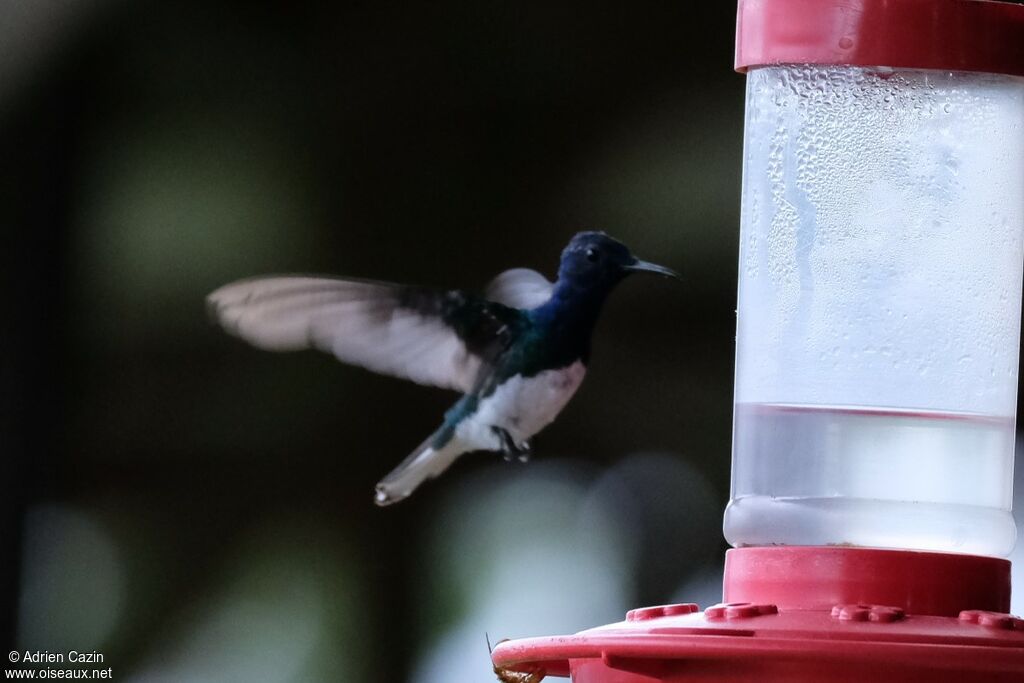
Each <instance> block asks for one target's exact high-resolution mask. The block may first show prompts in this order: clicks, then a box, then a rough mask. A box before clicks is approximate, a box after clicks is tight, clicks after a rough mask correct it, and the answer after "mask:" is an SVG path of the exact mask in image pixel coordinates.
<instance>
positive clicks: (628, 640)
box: [491, 546, 1024, 683]
mask: <svg viewBox="0 0 1024 683" xmlns="http://www.w3.org/2000/svg"><path fill="white" fill-rule="evenodd" d="M1009 569H1010V565H1009V562H1007V561H1006V560H1000V559H996V558H990V557H973V556H970V555H955V554H950V553H921V552H911V551H901V550H874V549H868V548H845V547H834V548H820V547H816V548H795V547H785V546H782V547H770V548H739V549H735V550H730V551H729V553H728V555H727V558H726V571H725V582H724V584H725V594H726V600H727V601H728V602H725V603H722V604H718V605H712V606H711V607H708V608H707V609H705V610H703V611H701V610H700V608H699V607H698V606H697V605H695V604H691V603H683V604H676V605H658V606H655V607H644V608H640V609H635V610H632V611H630V612H629V613H628V614H627V615H626V619H625V621H622V622H619V623H617V624H609V625H607V626H602V627H599V628H594V629H590V630H587V631H583V632H582V633H578V634H576V635H572V636H555V637H548V638H529V639H524V640H516V641H507V642H503V643H501V644H500V645H498V646H497V647H496V648H495V649H494V652H493V653H492V656H491V657H492V661H493V663H494V666H495V667H496V670H497V671H499V672H501V673H502V674H503V675H506V674H507V675H506V677H505V678H503V679H502V680H523V681H531V682H536V681H540V680H542V679H543V678H544V677H545V676H569V675H571V676H572V679H573V681H574V683H654V682H655V681H661V682H663V683H693V682H694V681H708V682H709V681H715V682H716V683H821V682H822V681H828V682H829V683H863V682H864V681H871V682H872V683H964V682H965V681H970V682H971V683H1020V682H1021V681H1024V619H1019V618H1017V617H1014V616H1013V615H1010V614H1007V613H1006V610H1007V608H1008V604H1009V595H1010V593H1009ZM516 675H518V676H519V677H518V678H514V676H516Z"/></svg>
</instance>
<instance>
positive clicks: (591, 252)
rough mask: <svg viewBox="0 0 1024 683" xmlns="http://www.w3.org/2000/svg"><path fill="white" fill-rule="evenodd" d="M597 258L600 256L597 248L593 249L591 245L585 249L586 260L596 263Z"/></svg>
mask: <svg viewBox="0 0 1024 683" xmlns="http://www.w3.org/2000/svg"><path fill="white" fill-rule="evenodd" d="M599 258H601V254H600V252H598V251H597V249H594V248H593V247H591V248H590V249H587V260H588V261H590V262H591V263H597V260H598V259H599Z"/></svg>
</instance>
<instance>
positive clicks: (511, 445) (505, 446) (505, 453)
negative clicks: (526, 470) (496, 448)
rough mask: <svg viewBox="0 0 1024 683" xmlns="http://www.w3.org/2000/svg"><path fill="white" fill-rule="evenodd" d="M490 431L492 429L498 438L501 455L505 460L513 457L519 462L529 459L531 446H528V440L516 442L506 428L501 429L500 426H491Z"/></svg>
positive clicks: (508, 460) (507, 460) (510, 459)
mask: <svg viewBox="0 0 1024 683" xmlns="http://www.w3.org/2000/svg"><path fill="white" fill-rule="evenodd" d="M491 431H493V432H494V433H495V435H496V436H497V437H498V440H499V441H501V455H502V457H503V458H505V462H512V460H513V458H515V459H517V460H519V462H526V461H527V460H529V459H530V455H531V453H532V452H533V448H532V447H531V446H530V442H529V441H522V442H521V443H516V440H515V439H513V438H512V435H511V434H509V433H508V430H507V429H503V428H502V427H493V426H492V427H491Z"/></svg>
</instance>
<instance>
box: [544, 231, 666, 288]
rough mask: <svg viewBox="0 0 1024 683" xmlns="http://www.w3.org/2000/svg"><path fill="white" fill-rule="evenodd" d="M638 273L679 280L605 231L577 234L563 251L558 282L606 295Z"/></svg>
mask: <svg viewBox="0 0 1024 683" xmlns="http://www.w3.org/2000/svg"><path fill="white" fill-rule="evenodd" d="M637 272H648V273H658V274H661V275H668V276H670V277H679V276H678V275H676V273H675V272H673V271H671V270H669V269H668V268H665V267H663V266H658V265H655V264H653V263H648V262H647V261H641V260H640V259H638V258H637V257H635V256H633V254H632V253H630V251H629V248H628V247H626V245H625V244H623V243H622V242H619V241H618V240H616V239H613V238H611V237H609V236H608V235H606V234H604V233H603V232H578V233H576V235H575V236H574V237H573V238H572V240H571V241H570V242H569V246H567V247H566V248H565V249H564V250H563V251H562V261H561V263H560V264H559V267H558V282H559V284H561V285H563V286H565V285H567V286H569V287H571V288H573V289H580V290H584V291H592V292H594V293H600V294H607V293H608V292H609V291H611V289H612V288H613V287H614V286H615V285H617V284H618V283H619V282H621V281H622V280H623V279H624V278H625V277H626V276H627V275H631V274H632V273H637Z"/></svg>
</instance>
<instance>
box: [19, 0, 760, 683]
mask: <svg viewBox="0 0 1024 683" xmlns="http://www.w3.org/2000/svg"><path fill="white" fill-rule="evenodd" d="M734 21H735V5H734V3H732V2H707V3H699V4H693V3H685V2H672V3H664V2H662V3H643V2H631V3H621V4H619V5H605V6H601V5H600V4H595V3H589V2H588V3H583V2H548V3H533V4H523V3H507V2H487V1H486V0H484V1H481V0H474V1H472V2H466V1H459V0H456V1H441V2H434V3H419V4H414V3H390V2H377V3H371V2H365V3H351V4H349V3H337V4H334V5H329V4H323V5H321V4H314V3H307V4H301V5H300V4H298V3H285V2H227V1H217V2H212V1H210V0H203V1H199V0H191V1H187V2H178V3H156V2H149V1H137V2H127V0H91V1H89V2H80V1H76V0H50V1H45V2H44V1H42V0H39V1H35V2H31V1H28V0H8V1H7V2H4V3H3V4H2V5H0V55H2V59H0V153H2V159H3V161H2V164H0V168H2V170H3V182H2V183H0V220H2V228H3V229H2V234H3V248H2V250H0V259H2V262H0V273H2V276H0V277H2V282H3V291H4V293H5V296H4V297H3V304H2V305H3V307H4V310H3V316H2V320H3V326H4V327H3V330H2V332H0V344H2V349H3V353H2V355H0V401H2V409H0V439H2V441H0V443H2V445H3V452H4V453H3V454H4V463H5V464H4V472H3V474H2V476H0V504H2V505H3V511H2V517H0V519H2V524H3V527H2V534H3V535H2V539H0V540H2V543H3V546H2V548H3V552H4V556H5V560H4V562H3V574H2V584H0V596H2V603H0V607H2V612H0V617H2V625H3V632H4V635H5V638H4V639H3V641H2V642H3V643H6V644H8V645H9V647H8V649H13V648H15V647H17V648H20V649H39V650H50V651H60V650H67V649H72V648H74V649H78V650H80V651H83V650H93V649H95V650H98V651H100V652H102V653H103V654H104V656H105V662H106V665H109V666H111V667H112V668H113V674H114V679H115V680H117V681H134V682H143V681H145V682H147V683H151V682H156V681H159V682H161V683H162V682H164V681H167V682H171V681H268V682H270V681H282V682H285V681H325V680H344V681H368V682H378V681H379V682H384V681H412V682H415V683H428V682H429V683H434V682H441V681H487V680H492V679H493V674H491V673H490V671H489V668H488V667H489V663H488V658H487V645H486V642H485V637H484V634H485V633H487V634H489V636H490V638H491V640H492V642H493V641H495V640H499V639H501V638H505V637H521V636H527V635H543V634H553V633H559V632H571V631H575V630H579V629H582V628H586V627H589V626H594V625H598V624H602V623H607V622H612V621H617V620H620V619H621V618H622V615H623V613H624V611H625V610H626V609H628V608H630V607H634V606H638V605H642V604H656V603H662V602H668V601H673V600H679V599H684V598H685V599H687V600H696V601H700V602H701V603H707V602H708V601H714V600H716V599H717V591H718V586H717V583H718V582H719V580H720V579H719V577H720V574H719V572H720V568H719V562H720V558H721V554H722V551H723V550H724V547H725V546H724V542H723V541H722V539H721V531H720V522H721V514H722V510H723V508H724V505H725V503H726V500H727V498H728V470H729V445H730V418H731V387H732V358H733V337H734V324H735V321H734V308H735V304H734V302H735V261H736V251H737V234H738V207H739V180H740V167H741V158H740V157H741V147H742V123H743V121H742V117H743V86H744V82H743V77H742V76H740V75H737V74H735V73H734V72H733V70H732V50H733V36H734ZM580 229H600V230H605V231H607V232H609V233H610V234H612V235H614V236H616V237H618V238H619V239H621V240H623V241H625V242H626V243H627V244H629V245H630V246H631V247H632V248H633V250H634V252H635V253H637V254H639V255H640V256H641V257H642V258H646V259H649V260H653V261H656V262H659V263H664V264H666V265H669V266H671V267H673V268H675V269H677V270H679V271H680V272H681V273H683V283H682V284H681V285H679V284H677V283H672V282H668V281H663V280H659V279H655V278H649V279H643V278H635V279H633V280H630V281H629V282H628V283H627V284H625V285H624V286H623V287H621V288H620V289H619V291H617V292H616V293H615V295H614V296H613V298H612V300H611V301H610V304H609V306H608V307H607V309H606V311H605V314H604V316H603V318H602V320H601V324H600V326H599V329H598V332H597V337H596V340H595V348H594V354H593V359H592V364H591V373H590V375H589V377H588V379H587V381H586V382H585V383H584V385H583V387H582V389H581V391H580V393H579V395H578V396H577V397H576V399H575V400H574V401H573V402H572V403H570V405H569V407H568V409H567V410H566V411H565V413H564V414H563V415H562V417H561V418H560V419H559V420H558V421H557V422H556V423H555V424H554V425H553V426H552V427H551V428H549V429H548V430H547V431H546V432H545V433H544V434H542V435H541V436H540V438H539V439H538V442H537V445H538V453H537V455H536V456H535V459H534V461H533V462H531V463H529V464H528V465H520V464H519V463H511V464H510V463H505V462H502V461H501V459H500V458H498V457H495V456H488V455H480V456H474V457H467V458H465V459H464V460H463V461H461V462H459V463H458V465H457V466H455V467H454V468H453V469H452V470H451V471H450V472H449V473H448V474H447V475H446V476H444V477H443V478H441V479H439V480H437V481H435V482H432V483H430V484H429V485H428V486H426V487H424V488H423V489H422V490H421V491H420V492H418V493H417V495H415V496H413V497H412V498H411V499H410V500H408V501H407V502H404V503H402V504H401V505H398V506H395V507H392V508H388V509H377V508H376V507H374V505H373V503H372V493H373V486H374V484H375V482H376V481H377V480H378V479H379V478H380V477H381V476H382V475H383V474H385V473H386V472H387V471H388V470H390V469H391V468H392V467H393V466H394V465H395V464H397V463H398V461H400V460H401V459H402V458H403V457H404V456H405V455H406V454H407V453H408V452H409V451H410V450H411V449H412V447H414V446H415V445H417V444H418V443H419V442H420V441H421V440H422V439H423V437H424V436H425V435H426V434H428V433H429V432H430V431H431V430H432V429H433V428H434V427H435V426H436V424H437V422H438V420H439V419H440V417H441V415H442V413H443V412H444V410H445V409H446V407H447V406H448V405H449V404H450V403H451V402H452V401H453V399H454V396H453V395H452V394H450V393H447V392H445V391H441V390H437V389H430V388H424V387H420V386H416V385H412V384H407V383H404V382H401V381H398V380H394V379H388V378H383V377H379V376H375V375H372V374H370V373H368V372H365V371H362V370H359V369H355V368H351V367H347V366H343V365H341V364H339V363H337V362H336V361H334V360H333V359H332V358H330V357H328V356H326V355H318V354H315V353H312V352H309V353H299V354H290V355H275V354H269V353H264V352H259V351H256V350H253V349H251V348H249V347H247V346H245V345H244V344H242V343H240V342H238V341H237V340H235V339H232V338H229V337H228V336H226V335H224V334H223V333H222V332H220V331H219V330H218V329H216V328H214V327H213V326H211V324H210V323H209V321H208V320H207V318H206V315H205V312H204V306H203V298H204V296H205V295H206V294H207V293H208V292H209V291H211V290H213V289H214V288H216V287H217V286H219V285H221V284H224V283H226V282H228V281H230V280H233V279H236V278H239V277H243V276H249V275H255V274H262V273H272V272H294V271H301V272H327V273H339V274H347V275H354V276H363V277H372V278H377V279H389V280H398V281H407V282H416V283H421V284H433V285H439V286H445V287H452V286H461V287H473V288H476V287H482V286H483V285H484V284H485V283H486V281H487V280H488V279H489V278H490V277H491V276H492V275H494V274H495V273H497V272H498V271H500V270H503V269H505V268H509V267H513V266H530V267H534V268H537V269H538V270H541V271H542V272H544V273H546V274H547V275H549V276H552V275H553V274H554V270H555V268H556V266H557V259H558V254H559V251H560V250H561V248H562V246H563V245H564V243H565V242H566V241H567V240H568V238H569V237H570V236H571V235H572V234H573V232H575V231H577V230H580Z"/></svg>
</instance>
